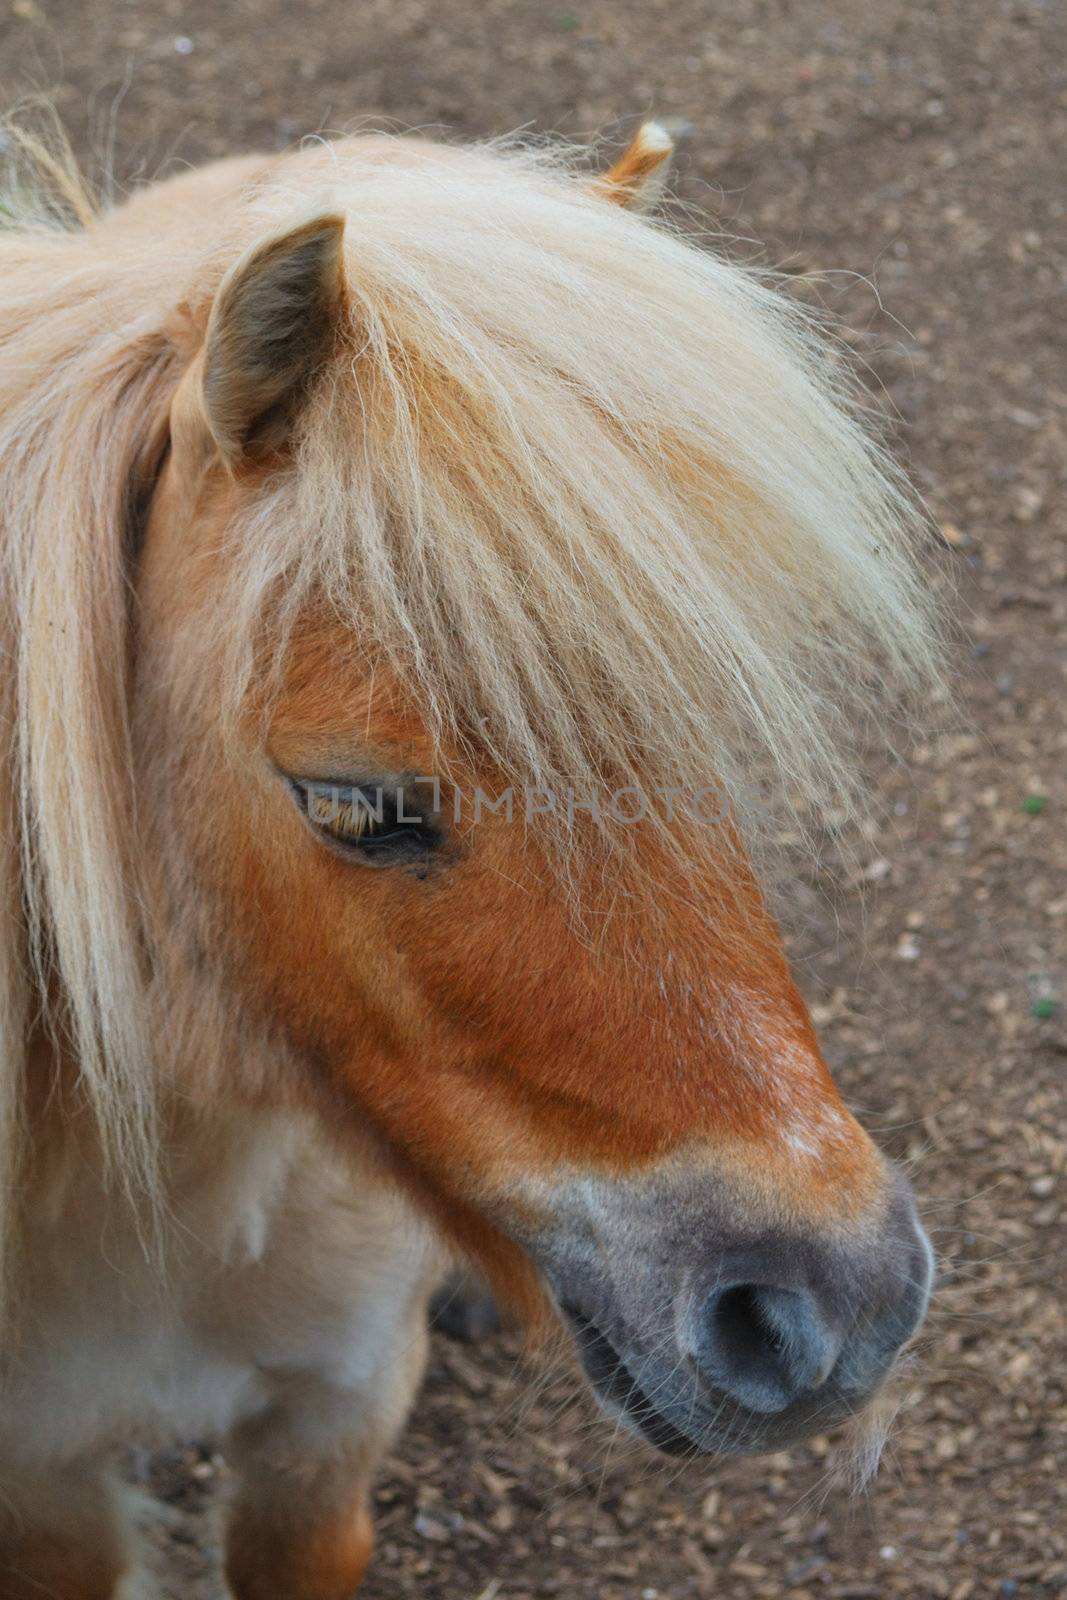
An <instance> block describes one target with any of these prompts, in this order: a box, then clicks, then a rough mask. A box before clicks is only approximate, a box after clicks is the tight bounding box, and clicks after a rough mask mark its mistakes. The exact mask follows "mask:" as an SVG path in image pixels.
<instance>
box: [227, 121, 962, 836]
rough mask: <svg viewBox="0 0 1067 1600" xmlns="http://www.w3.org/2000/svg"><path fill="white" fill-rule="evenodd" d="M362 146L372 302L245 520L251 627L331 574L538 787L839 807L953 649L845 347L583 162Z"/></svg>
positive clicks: (451, 726) (352, 221) (445, 735)
mask: <svg viewBox="0 0 1067 1600" xmlns="http://www.w3.org/2000/svg"><path fill="white" fill-rule="evenodd" d="M358 155H359V147H358V145H357V146H355V147H354V151H353V155H352V160H351V165H350V166H349V164H348V162H347V160H346V159H345V158H344V157H343V156H342V155H341V154H340V153H339V154H338V155H337V157H336V159H335V162H334V167H333V172H332V179H333V186H332V200H333V202H334V203H338V204H340V205H341V206H342V207H343V209H344V210H345V212H346V214H347V216H348V247H347V271H348V285H349V315H348V321H347V325H346V327H345V328H344V330H343V336H342V338H341V340H340V342H339V347H338V351H337V354H336V356H335V358H334V360H333V362H332V364H331V366H330V368H329V369H328V370H327V371H326V372H325V373H323V374H322V376H321V379H320V381H319V383H318V385H317V387H316V389H315V392H314V393H313V395H312V396H311V398H310V401H309V403H308V405H307V407H306V409H305V411H304V414H303V417H302V419H301V425H300V433H299V439H298V447H297V451H296V466H295V471H294V473H293V474H292V476H291V477H289V478H287V479H280V480H279V481H278V483H277V484H276V486H275V487H274V488H273V489H272V491H271V493H270V494H269V495H268V496H267V497H266V499H264V500H263V501H262V502H261V503H260V504H259V506H258V507H257V508H256V511H255V513H253V515H252V516H251V518H250V526H249V527H248V529H247V536H246V539H245V546H246V548H247V549H248V550H249V551H252V550H254V551H255V552H256V555H255V558H254V560H252V561H251V562H250V563H249V564H247V565H246V566H245V567H244V569H243V570H242V572H241V574H240V575H239V579H238V581H239V583H240V584H241V585H242V587H243V595H242V600H241V608H240V609H241V611H242V614H243V615H244V616H245V618H246V619H247V622H248V627H249V630H250V629H251V627H252V625H253V621H254V619H255V617H256V616H257V614H258V613H259V611H260V609H261V607H262V605H263V604H264V603H265V602H266V600H267V597H268V593H270V592H273V593H275V594H276V593H277V592H278V589H279V587H281V588H282V589H284V592H285V596H286V604H287V606H288V607H289V608H290V609H295V608H297V607H298V606H299V605H300V604H301V603H302V600H303V599H304V598H305V597H306V596H307V595H308V594H310V592H311V591H312V590H315V589H318V590H322V589H325V590H326V592H327V593H328V594H329V597H330V599H331V600H332V602H333V603H334V605H335V606H336V609H337V613H338V615H339V616H341V617H347V618H349V619H350V621H351V626H352V629H353V631H354V632H355V633H356V634H357V635H358V636H359V637H360V639H362V640H363V641H364V642H371V641H373V643H374V645H375V646H376V647H378V648H380V649H381V650H382V651H384V652H385V653H386V655H387V656H388V657H390V658H391V659H392V661H393V663H394V665H395V667H396V669H397V671H398V672H399V673H400V674H401V675H402V677H403V679H404V682H405V684H406V686H407V688H408V689H409V690H410V691H411V693H412V695H413V697H414V698H415V699H416V701H417V703H418V704H419V705H420V706H421V707H422V708H423V710H424V711H425V713H426V715H427V718H428V720H429V721H430V723H431V725H432V726H433V728H434V729H435V731H436V732H437V733H438V735H439V737H440V739H441V743H442V745H443V747H445V748H461V749H464V750H471V751H472V753H473V754H475V755H476V756H477V757H480V758H482V759H485V760H487V761H488V762H490V763H491V764H492V765H493V766H494V767H495V768H497V769H498V770H500V771H502V772H504V773H506V774H508V776H509V779H511V780H513V781H515V782H516V783H519V784H523V783H525V784H532V785H537V786H539V787H545V788H549V789H552V790H559V789H568V788H569V789H573V790H575V791H577V792H578V793H583V792H584V793H589V792H597V791H602V790H603V788H604V786H605V784H606V783H608V784H610V785H611V786H613V787H617V786H619V785H620V784H624V783H627V784H634V785H638V786H641V785H645V786H647V785H648V784H649V783H650V782H652V783H655V782H658V783H662V784H666V785H671V786H677V787H679V788H682V789H689V790H695V789H699V788H701V787H702V786H705V785H708V784H717V785H720V786H722V787H723V788H724V789H725V791H726V793H727V795H728V797H729V801H730V807H731V811H732V814H733V815H734V817H735V818H736V819H737V821H738V823H739V826H740V829H741V832H742V833H743V834H747V835H748V837H749V838H750V839H751V840H753V841H756V840H758V839H759V838H760V836H761V835H763V834H765V833H766V832H767V824H768V822H770V823H771V825H772V826H777V825H779V824H780V823H781V821H782V818H783V813H786V814H788V815H789V816H790V817H791V820H792V821H794V822H795V821H797V820H799V821H801V823H802V824H803V826H805V827H806V826H807V825H809V824H810V823H811V822H812V821H813V820H815V819H817V818H818V817H819V816H820V814H821V813H822V812H823V811H824V810H825V809H826V808H827V807H832V809H833V811H834V812H835V814H838V815H839V814H840V812H841V811H842V809H847V807H848V804H849V800H850V797H851V796H853V795H854V793H855V792H856V790H855V783H854V778H855V760H854V750H853V747H852V742H851V740H852V733H853V731H854V730H855V729H856V727H857V726H862V725H864V722H865V714H866V712H867V711H868V710H869V708H870V706H871V705H872V704H873V703H874V702H875V700H876V699H877V700H879V701H880V702H881V703H883V704H884V703H885V699H886V696H887V693H888V694H889V695H890V696H891V695H892V694H893V693H894V691H895V690H897V689H901V688H908V687H909V686H914V685H915V684H917V683H921V682H923V681H924V680H925V679H926V677H927V675H928V673H929V671H930V668H931V665H932V663H933V662H934V660H935V657H936V647H935V646H934V644H933V642H932V641H933V634H934V630H933V629H932V627H931V605H930V602H929V598H928V596H927V594H926V592H925V590H924V588H923V586H922V584H921V581H920V580H919V578H918V576H917V574H916V569H915V566H914V562H913V551H912V548H911V547H912V545H913V544H914V541H915V538H916V535H917V533H918V532H919V530H920V529H921V526H922V519H921V517H920V516H919V515H918V514H917V512H916V510H915V508H914V504H913V502H912V501H911V499H910V498H909V495H908V493H907V491H906V489H905V487H904V486H903V484H902V481H901V478H900V476H899V474H898V473H897V471H896V470H895V469H894V468H893V466H892V465H891V464H890V463H889V461H888V460H887V458H886V456H885V454H884V453H883V451H882V450H881V449H880V448H879V447H878V445H877V444H875V443H873V442H872V440H871V438H870V435H869V432H868V431H867V429H866V428H865V427H864V426H863V425H862V424H861V421H860V420H859V417H858V409H857V406H856V405H855V403H854V401H853V398H852V396H851V393H850V391H849V386H848V380H847V378H846V377H845V376H843V375H842V368H841V365H840V363H839V362H838V361H837V359H836V353H835V352H833V351H832V350H829V349H828V348H827V345H826V342H825V340H824V339H823V338H822V337H821V336H820V335H819V333H818V331H817V330H816V329H815V328H814V327H813V326H812V324H811V322H810V321H809V319H808V317H807V316H806V314H805V313H804V312H802V311H801V310H800V309H799V308H798V307H797V306H796V305H795V303H791V302H789V301H787V300H786V299H785V298H784V297H783V296H782V295H780V294H779V293H777V292H774V291H773V290H772V289H771V288H770V287H769V286H768V284H767V283H766V282H765V281H764V280H762V279H761V278H760V277H759V276H758V275H757V274H755V273H754V272H752V271H751V270H748V269H742V268H739V267H737V266H734V265H731V264H728V263H727V262H725V261H724V260H723V259H721V258H720V257H719V256H717V255H715V254H713V253H710V252H709V251H707V250H703V249H698V248H697V247H696V246H695V245H694V244H692V243H690V242H687V241H686V240H685V239H683V238H682V237H681V236H680V235H679V233H678V232H677V231H676V230H675V229H673V228H672V227H671V226H669V225H665V224H662V223H661V224H655V223H652V222H649V221H647V220H645V219H642V218H639V217H635V216H633V215H631V214H628V213H626V212H625V211H623V210H621V209H620V208H617V207H613V206H607V205H604V204H603V203H602V202H601V201H599V200H598V199H597V198H596V196H595V195H594V194H593V193H591V192H590V190H589V188H588V186H587V183H586V181H585V177H584V175H583V174H581V173H575V172H574V171H572V170H570V169H569V168H568V167H567V166H566V165H565V164H564V165H562V166H561V165H560V164H559V163H558V162H557V161H555V160H552V159H546V158H545V157H543V156H541V155H538V154H537V153H531V152H529V151H521V150H518V151H510V152H509V151H506V150H505V151H501V150H500V149H493V150H490V151H480V150H471V151H463V152H460V151H456V152H450V153H449V154H448V157H447V159H444V160H442V161H440V162H433V161H429V162H422V163H420V162H418V161H412V162H409V163H406V164H405V163H400V164H396V163H390V164H376V163H373V162H372V163H369V164H366V165H364V166H361V165H360V164H359V159H358ZM283 192H284V190H283ZM270 204H271V206H272V207H275V208H277V209H278V210H279V211H282V210H283V209H284V200H282V199H279V196H278V195H277V194H273V195H272V196H271V197H270ZM240 643H241V641H239V645H240ZM244 643H245V644H247V636H246V638H245V640H244ZM244 659H245V662H246V663H247V662H249V661H250V660H251V659H252V656H251V653H250V652H249V651H248V650H247V649H245V654H244ZM237 676H238V678H240V673H239V672H238V674H237ZM754 780H755V781H754ZM757 794H758V796H759V800H758V802H756V801H754V800H753V796H754V795H757ZM768 797H770V799H769V800H768Z"/></svg>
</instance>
